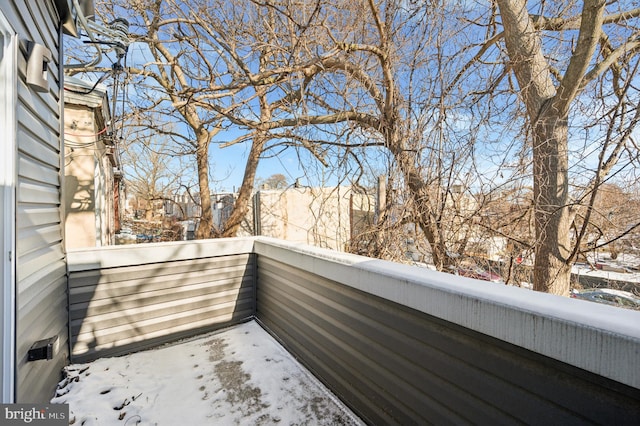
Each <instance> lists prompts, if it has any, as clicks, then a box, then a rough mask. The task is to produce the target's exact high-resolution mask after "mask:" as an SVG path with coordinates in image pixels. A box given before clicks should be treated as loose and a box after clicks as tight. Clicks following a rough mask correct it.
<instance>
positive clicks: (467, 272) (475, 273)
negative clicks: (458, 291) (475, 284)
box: [453, 266, 502, 283]
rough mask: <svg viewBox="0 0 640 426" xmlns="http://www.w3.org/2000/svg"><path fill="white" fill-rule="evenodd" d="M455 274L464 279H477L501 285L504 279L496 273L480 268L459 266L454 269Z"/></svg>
mask: <svg viewBox="0 0 640 426" xmlns="http://www.w3.org/2000/svg"><path fill="white" fill-rule="evenodd" d="M453 270H454V274H456V275H460V276H462V277H469V278H475V279H477V280H483V281H491V282H493V283H501V282H502V277H501V276H500V275H498V274H496V273H494V272H491V271H486V270H484V269H482V268H481V267H479V266H458V267H455V268H454V269H453Z"/></svg>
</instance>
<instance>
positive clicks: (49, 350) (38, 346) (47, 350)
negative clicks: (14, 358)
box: [28, 336, 58, 361]
mask: <svg viewBox="0 0 640 426" xmlns="http://www.w3.org/2000/svg"><path fill="white" fill-rule="evenodd" d="M57 352H58V336H53V337H49V338H48V339H44V340H38V341H37V342H35V343H34V344H33V345H31V349H29V356H28V361H37V360H40V359H46V360H49V359H53V357H54V356H55V354H56V353H57Z"/></svg>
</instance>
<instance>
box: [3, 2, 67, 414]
mask: <svg viewBox="0 0 640 426" xmlns="http://www.w3.org/2000/svg"><path fill="white" fill-rule="evenodd" d="M0 7H1V8H2V12H3V13H4V14H5V16H6V17H7V19H8V20H9V22H11V23H12V25H14V30H15V32H16V33H18V35H19V37H20V40H21V41H22V42H26V41H34V42H36V43H39V44H42V45H44V46H46V47H47V48H49V50H51V53H52V55H53V60H52V61H51V62H50V63H49V64H48V76H47V77H48V81H49V91H48V92H44V93H40V92H36V91H34V90H32V89H31V88H30V87H28V86H27V84H26V82H25V70H26V58H25V53H24V50H23V49H21V51H20V52H19V54H18V71H19V73H18V88H17V89H18V100H17V106H16V120H17V124H16V138H17V148H18V154H17V183H16V186H17V187H16V203H17V206H16V212H17V218H16V225H17V231H16V252H17V267H16V269H17V271H16V281H17V283H16V286H17V296H16V298H17V301H16V303H17V307H16V308H17V319H16V326H17V332H16V366H17V380H16V401H17V402H44V401H48V400H49V399H50V398H51V396H52V393H53V391H54V389H55V385H56V383H57V381H58V380H59V377H60V369H61V367H62V366H63V365H64V364H65V363H66V362H67V359H68V349H67V348H68V325H67V291H66V266H65V255H64V250H63V245H62V225H61V214H60V205H61V204H60V200H61V197H60V180H61V178H60V176H61V168H62V160H61V137H60V129H61V96H60V95H61V81H60V68H59V64H60V58H59V51H60V49H59V48H60V40H61V36H60V31H59V23H58V21H59V18H58V15H57V12H56V9H55V5H54V3H53V1H40V0H22V1H17V0H16V1H10V2H2V5H1V6H0ZM52 336H58V339H59V348H60V350H59V351H58V353H57V356H56V357H55V358H54V359H53V360H51V361H34V362H27V352H28V350H29V348H30V347H31V345H32V344H33V343H34V342H36V341H38V340H41V339H45V338H48V337H52Z"/></svg>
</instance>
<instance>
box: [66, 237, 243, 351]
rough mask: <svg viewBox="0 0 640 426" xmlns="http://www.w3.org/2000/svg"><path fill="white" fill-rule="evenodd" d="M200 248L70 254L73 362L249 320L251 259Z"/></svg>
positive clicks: (166, 245)
mask: <svg viewBox="0 0 640 426" xmlns="http://www.w3.org/2000/svg"><path fill="white" fill-rule="evenodd" d="M194 246H195V247H198V244H194ZM199 247H200V248H203V250H202V251H200V252H199V253H197V250H195V251H194V250H193V249H192V248H189V247H188V246H185V244H182V243H177V244H171V243H162V244H144V245H133V246H123V247H110V248H103V249H100V250H90V251H85V252H84V253H83V251H80V250H78V251H71V252H70V253H69V262H70V271H69V303H70V306H69V315H70V324H69V327H70V336H71V348H72V349H71V357H72V361H74V362H83V361H87V360H92V359H95V358H98V357H103V356H111V355H119V354H123V353H127V352H130V351H134V350H139V349H143V348H147V347H150V346H154V345H158V344H161V343H166V342H170V341H173V340H176V339H178V338H181V337H188V336H193V335H194V334H196V333H199V332H205V331H209V330H213V329H216V328H219V327H222V326H227V325H230V324H233V323H238V322H241V321H244V320H246V319H248V318H250V317H252V316H253V315H254V313H255V255H253V254H251V253H249V252H248V251H246V250H244V251H245V252H244V253H243V252H242V251H243V250H238V253H239V254H234V253H228V252H225V251H224V250H219V248H220V247H219V245H218V246H217V245H216V244H215V243H210V244H209V245H208V246H203V245H200V246H199ZM238 248H239V249H242V247H241V246H239V247H238ZM181 252H182V253H181ZM216 252H217V253H216ZM87 253H89V254H91V253H94V254H99V256H98V257H95V258H91V256H87ZM109 255H111V256H109ZM109 257H111V258H110V259H108V258H109ZM101 258H102V260H101ZM88 259H91V260H88ZM114 259H116V262H114ZM117 259H122V260H123V263H122V264H118V262H117ZM151 259H153V261H152V260H151ZM109 262H111V264H110V263H109Z"/></svg>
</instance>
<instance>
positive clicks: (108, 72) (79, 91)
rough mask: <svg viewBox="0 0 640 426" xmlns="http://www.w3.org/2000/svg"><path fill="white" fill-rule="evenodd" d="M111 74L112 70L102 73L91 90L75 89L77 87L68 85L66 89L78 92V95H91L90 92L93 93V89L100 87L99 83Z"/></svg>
mask: <svg viewBox="0 0 640 426" xmlns="http://www.w3.org/2000/svg"><path fill="white" fill-rule="evenodd" d="M110 74H111V71H107V72H105V73H104V74H103V75H102V77H100V78H99V79H98V81H96V83H95V84H94V85H93V87H92V88H91V89H89V90H75V89H70V88H68V87H65V88H64V90H66V91H67V92H71V93H76V94H78V95H89V94H91V93H93V91H94V90H96V88H97V87H98V84H100V83H102V82H103V81H104V80H106V78H107V77H109V75H110Z"/></svg>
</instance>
